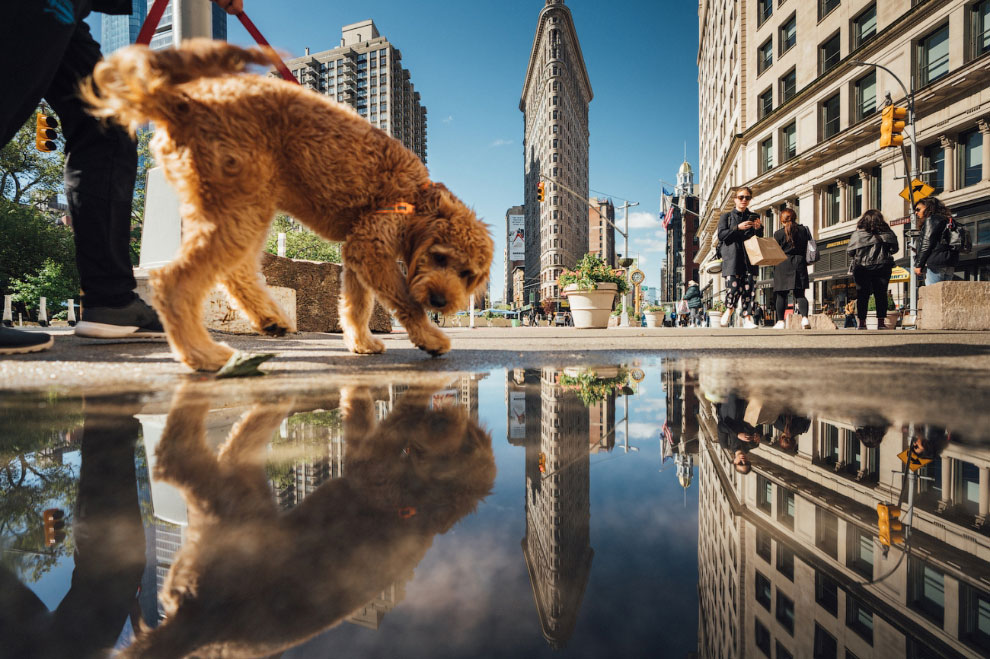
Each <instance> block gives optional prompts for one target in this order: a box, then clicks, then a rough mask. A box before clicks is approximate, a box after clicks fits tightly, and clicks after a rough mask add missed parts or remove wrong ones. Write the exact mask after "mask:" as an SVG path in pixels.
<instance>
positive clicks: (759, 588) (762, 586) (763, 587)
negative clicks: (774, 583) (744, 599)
mask: <svg viewBox="0 0 990 659" xmlns="http://www.w3.org/2000/svg"><path fill="white" fill-rule="evenodd" d="M753 587H754V588H755V589H756V601H757V602H759V603H760V604H761V605H762V606H763V608H764V609H766V610H767V611H769V610H770V580H769V579H767V578H766V577H765V576H763V575H762V574H760V572H759V571H757V572H756V579H754V581H753Z"/></svg>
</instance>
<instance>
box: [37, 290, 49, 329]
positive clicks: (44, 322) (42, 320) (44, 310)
mask: <svg viewBox="0 0 990 659" xmlns="http://www.w3.org/2000/svg"><path fill="white" fill-rule="evenodd" d="M38 324H39V325H41V326H42V327H48V298H46V297H42V298H41V304H40V305H39V308H38Z"/></svg>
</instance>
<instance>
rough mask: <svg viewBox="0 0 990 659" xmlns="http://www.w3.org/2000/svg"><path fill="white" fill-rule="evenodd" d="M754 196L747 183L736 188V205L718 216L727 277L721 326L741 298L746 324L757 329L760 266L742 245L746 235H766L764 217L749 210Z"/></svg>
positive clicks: (749, 236)
mask: <svg viewBox="0 0 990 659" xmlns="http://www.w3.org/2000/svg"><path fill="white" fill-rule="evenodd" d="M752 198H753V191H752V189H750V188H748V187H745V186H743V187H741V188H738V189H736V194H735V196H734V197H733V199H732V201H733V204H734V205H735V208H734V209H732V210H731V211H729V212H728V213H723V214H722V216H721V217H720V218H719V219H718V240H719V243H720V245H721V250H720V251H721V253H722V276H723V277H725V313H723V314H722V320H721V322H719V324H720V325H721V326H722V327H728V325H729V319H730V318H731V317H732V312H733V311H734V310H735V308H736V303H737V302H740V301H741V302H742V304H741V305H740V306H741V313H742V317H743V327H744V328H746V329H756V323H754V322H753V319H752V312H753V307H754V304H753V299H754V297H755V294H756V273H757V267H756V266H754V265H753V264H752V263H750V262H749V255H748V254H746V247H745V245H743V243H744V242H746V240H747V239H749V238H752V237H753V236H762V235H763V220H761V219H760V216H759V215H757V214H756V213H754V212H752V211H751V210H749V202H750V200H751V199H752Z"/></svg>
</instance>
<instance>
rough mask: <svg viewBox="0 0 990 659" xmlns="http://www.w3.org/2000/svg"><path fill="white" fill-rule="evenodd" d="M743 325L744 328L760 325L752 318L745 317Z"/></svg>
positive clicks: (754, 327)
mask: <svg viewBox="0 0 990 659" xmlns="http://www.w3.org/2000/svg"><path fill="white" fill-rule="evenodd" d="M742 326H743V329H756V328H757V327H758V325H757V324H756V323H754V322H753V319H752V318H745V319H743V324H742Z"/></svg>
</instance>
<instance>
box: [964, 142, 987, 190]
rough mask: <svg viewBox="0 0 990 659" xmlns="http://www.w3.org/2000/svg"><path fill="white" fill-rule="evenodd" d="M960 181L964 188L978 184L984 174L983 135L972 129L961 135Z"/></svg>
mask: <svg viewBox="0 0 990 659" xmlns="http://www.w3.org/2000/svg"><path fill="white" fill-rule="evenodd" d="M959 160H960V164H961V165H962V167H960V169H959V183H960V186H959V187H962V188H965V187H967V186H970V185H976V184H977V183H979V182H980V178H981V177H982V176H983V135H982V133H980V131H978V130H971V131H969V132H966V133H963V134H962V135H960V136H959Z"/></svg>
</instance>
